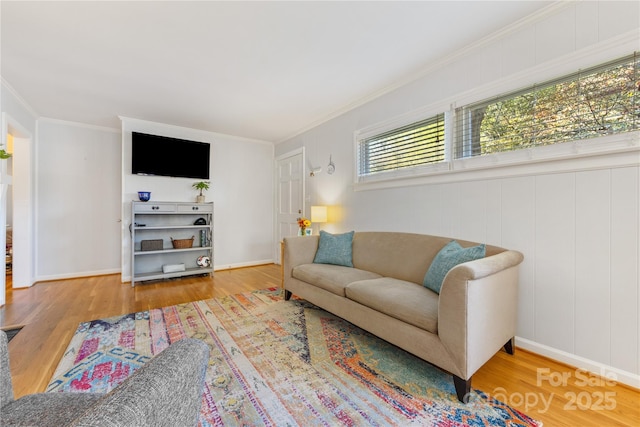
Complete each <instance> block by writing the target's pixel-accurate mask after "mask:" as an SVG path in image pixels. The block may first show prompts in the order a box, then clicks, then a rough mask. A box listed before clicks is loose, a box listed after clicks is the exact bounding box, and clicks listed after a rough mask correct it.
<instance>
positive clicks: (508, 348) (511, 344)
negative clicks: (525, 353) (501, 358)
mask: <svg viewBox="0 0 640 427" xmlns="http://www.w3.org/2000/svg"><path fill="white" fill-rule="evenodd" d="M514 341H515V339H514V338H511V339H510V340H509V341H507V343H506V344H505V345H504V351H506V352H507V353H508V354H510V355H512V356H513V353H515V351H516V346H515V344H514Z"/></svg>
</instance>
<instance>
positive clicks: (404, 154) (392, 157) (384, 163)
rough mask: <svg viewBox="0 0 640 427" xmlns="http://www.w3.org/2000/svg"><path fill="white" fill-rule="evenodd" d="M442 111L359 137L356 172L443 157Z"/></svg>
mask: <svg viewBox="0 0 640 427" xmlns="http://www.w3.org/2000/svg"><path fill="white" fill-rule="evenodd" d="M444 150H445V149H444V113H441V114H438V115H436V116H433V117H430V118H428V119H426V120H421V121H419V122H415V123H411V124H409V125H406V126H403V127H400V128H396V129H392V130H390V131H387V132H384V133H381V134H378V135H375V136H371V137H368V138H364V139H362V140H360V141H359V144H358V151H359V153H358V154H359V161H358V176H366V175H371V174H375V173H379V172H385V171H391V170H397V169H404V168H410V167H415V166H420V165H425V164H429V163H436V162H441V161H444Z"/></svg>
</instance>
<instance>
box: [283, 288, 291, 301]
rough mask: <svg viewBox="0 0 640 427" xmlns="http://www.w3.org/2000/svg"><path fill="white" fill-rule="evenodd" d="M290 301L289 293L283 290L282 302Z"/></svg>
mask: <svg viewBox="0 0 640 427" xmlns="http://www.w3.org/2000/svg"><path fill="white" fill-rule="evenodd" d="M290 299H291V291H288V290H286V289H285V290H284V300H285V301H289V300H290Z"/></svg>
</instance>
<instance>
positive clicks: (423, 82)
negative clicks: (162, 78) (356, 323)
mask: <svg viewBox="0 0 640 427" xmlns="http://www.w3.org/2000/svg"><path fill="white" fill-rule="evenodd" d="M639 21H640V4H639V3H638V2H607V1H602V2H578V3H569V2H564V3H558V4H555V5H553V6H552V7H550V8H548V9H547V10H546V11H545V12H544V13H542V14H539V15H536V16H534V17H532V18H531V19H529V20H527V21H523V22H520V23H517V25H514V26H512V27H511V28H507V29H504V30H503V31H501V32H500V33H499V34H495V35H493V36H492V37H488V38H487V39H485V40H481V41H479V42H478V43H476V44H475V45H473V46H469V47H468V48H467V49H465V50H464V51H462V52H455V53H452V55H451V56H449V57H447V58H444V59H443V61H442V62H441V63H439V64H434V65H433V67H432V68H431V69H429V70H427V71H426V72H425V74H424V75H423V76H422V77H421V78H419V79H417V80H415V81H412V82H407V84H405V85H404V86H402V87H399V88H397V89H396V90H393V91H391V92H389V93H387V94H385V95H383V96H380V97H378V98H376V99H373V100H369V101H368V102H366V103H363V104H362V105H360V106H359V107H357V108H355V109H353V110H351V111H348V112H346V113H344V114H342V115H341V116H338V117H336V118H334V119H332V120H330V121H328V122H326V123H324V124H322V125H319V126H317V127H315V128H313V129H310V130H308V131H307V132H305V133H303V134H300V135H298V136H295V137H293V138H291V139H289V140H287V141H284V142H282V143H280V144H278V145H277V146H276V156H277V155H279V154H281V153H284V152H287V151H290V150H292V149H295V148H298V147H300V146H304V147H305V149H306V152H307V158H308V161H309V163H311V164H314V165H321V166H324V167H325V168H326V164H327V163H328V159H329V155H332V157H333V161H334V163H335V164H336V173H335V174H334V175H326V174H325V173H322V174H320V175H317V176H316V177H314V178H310V179H308V180H307V188H306V192H307V195H309V197H310V202H311V203H308V205H311V204H328V205H336V206H337V207H339V208H337V209H336V210H337V211H338V215H337V217H338V218H340V220H339V221H338V222H337V223H334V224H329V225H326V226H323V229H325V230H328V231H347V230H350V229H356V230H396V231H409V232H418V233H428V234H437V235H445V236H450V237H453V238H463V239H469V240H475V241H481V242H487V243H491V244H496V245H500V246H504V247H507V248H512V249H517V250H520V251H522V252H523V253H524V255H525V261H524V262H523V264H522V267H521V274H520V296H519V304H518V305H519V321H518V332H517V333H518V340H517V343H518V345H520V346H522V347H525V348H529V349H531V350H533V351H537V352H540V353H543V354H546V355H548V356H550V357H553V358H555V359H559V360H563V361H565V362H567V363H570V364H572V365H574V366H578V367H582V368H585V369H590V370H593V371H598V372H601V373H602V372H613V373H614V375H615V376H616V377H617V378H618V379H619V380H620V381H623V382H626V383H629V384H632V385H634V386H635V387H640V317H639V315H638V312H639V307H640V283H639V273H638V271H639V261H638V260H639V258H640V254H639V253H638V250H639V249H638V248H639V247H640V238H639V234H640V231H639V226H638V224H639V223H640V214H639V205H640V200H639V192H640V171H639V166H638V165H640V154H639V152H638V134H637V133H636V134H634V135H630V137H629V138H630V139H631V142H630V144H629V147H630V148H629V151H626V152H623V153H617V154H615V155H611V156H602V157H589V158H587V157H585V158H580V159H576V160H575V161H574V160H569V161H563V162H547V163H541V164H535V165H524V166H521V167H517V168H509V169H504V170H500V171H497V170H496V171H490V172H488V173H480V172H476V173H473V172H465V173H461V174H447V175H440V176H435V177H432V178H426V179H422V180H418V181H416V180H406V181H404V182H405V183H406V184H407V185H404V186H402V185H401V186H397V187H394V188H377V189H371V190H368V191H355V189H354V184H353V178H354V163H355V159H354V145H353V144H354V143H353V135H354V132H355V131H357V130H359V129H363V128H366V127H369V126H373V125H376V124H378V123H381V122H384V121H388V120H390V119H393V118H394V117H397V116H400V115H404V114H409V113H411V112H412V111H415V110H417V109H422V108H430V106H433V107H434V108H436V109H439V108H441V110H440V111H448V110H449V108H450V106H451V104H454V103H455V104H457V105H463V104H464V103H466V102H472V101H475V100H479V99H483V98H485V97H488V96H492V95H499V94H501V93H505V92H508V91H510V90H513V89H516V88H518V87H526V86H527V85H530V84H533V83H536V82H540V81H543V80H545V79H548V78H552V77H555V76H559V75H562V74H564V73H568V72H571V71H575V70H577V69H580V68H584V67H588V66H592V65H597V64H599V63H601V62H605V61H607V60H611V59H616V58H617V57H622V56H624V55H628V54H630V53H632V52H633V51H634V50H637V49H638V40H639V35H640V22H639ZM408 184H411V185H408ZM307 214H308V212H307Z"/></svg>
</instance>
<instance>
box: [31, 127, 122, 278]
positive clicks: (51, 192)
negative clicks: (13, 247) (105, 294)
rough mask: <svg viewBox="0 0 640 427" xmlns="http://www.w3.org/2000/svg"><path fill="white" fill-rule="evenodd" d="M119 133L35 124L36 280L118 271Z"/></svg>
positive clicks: (97, 128) (110, 130)
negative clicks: (36, 129)
mask: <svg viewBox="0 0 640 427" xmlns="http://www.w3.org/2000/svg"><path fill="white" fill-rule="evenodd" d="M120 140H121V138H120V131H119V130H118V129H106V128H99V127H92V126H85V125H82V124H78V123H70V122H62V121H57V120H49V119H40V120H38V153H37V155H38V167H37V173H36V180H37V208H36V209H37V220H36V224H37V227H36V230H37V231H36V233H37V279H38V280H51V279H58V278H67V277H77V276H89V275H98V274H108V273H116V272H119V271H120V219H121V217H120V212H121V210H120V199H121V197H120V189H121V185H120V178H121V173H120V158H121V155H120V148H121V146H120Z"/></svg>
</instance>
